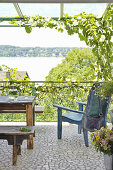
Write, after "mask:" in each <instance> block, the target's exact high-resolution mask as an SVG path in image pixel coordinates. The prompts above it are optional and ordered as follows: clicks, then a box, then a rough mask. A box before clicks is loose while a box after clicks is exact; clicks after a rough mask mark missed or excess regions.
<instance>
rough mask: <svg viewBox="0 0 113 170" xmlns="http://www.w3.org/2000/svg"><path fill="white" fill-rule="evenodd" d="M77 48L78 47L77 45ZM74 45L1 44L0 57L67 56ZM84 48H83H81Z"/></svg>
mask: <svg viewBox="0 0 113 170" xmlns="http://www.w3.org/2000/svg"><path fill="white" fill-rule="evenodd" d="M75 48H77V47H75ZM75 48H74V47H49V48H48V47H17V46H10V45H0V57H65V56H66V55H67V53H68V52H70V51H71V50H72V49H75ZM81 49H82V48H81Z"/></svg>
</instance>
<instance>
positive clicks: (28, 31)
mask: <svg viewBox="0 0 113 170" xmlns="http://www.w3.org/2000/svg"><path fill="white" fill-rule="evenodd" d="M25 30H26V32H27V33H28V34H29V33H31V31H32V28H31V27H30V26H25Z"/></svg>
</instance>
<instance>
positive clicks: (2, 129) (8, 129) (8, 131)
mask: <svg viewBox="0 0 113 170" xmlns="http://www.w3.org/2000/svg"><path fill="white" fill-rule="evenodd" d="M22 127H25V128H28V129H31V131H30V132H22V131H20V128H22ZM33 133H34V127H33V126H27V127H26V126H0V135H1V134H4V135H28V134H29V135H30V134H33Z"/></svg>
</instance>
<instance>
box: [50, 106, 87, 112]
mask: <svg viewBox="0 0 113 170" xmlns="http://www.w3.org/2000/svg"><path fill="white" fill-rule="evenodd" d="M53 106H54V107H57V108H60V109H63V110H67V111H71V112H75V113H80V114H84V113H85V112H83V111H78V110H74V109H70V108H68V107H64V106H61V105H57V104H54V105H53Z"/></svg>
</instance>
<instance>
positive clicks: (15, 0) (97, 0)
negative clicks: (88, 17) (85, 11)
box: [0, 0, 113, 3]
mask: <svg viewBox="0 0 113 170" xmlns="http://www.w3.org/2000/svg"><path fill="white" fill-rule="evenodd" d="M0 3H113V0H0Z"/></svg>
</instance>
